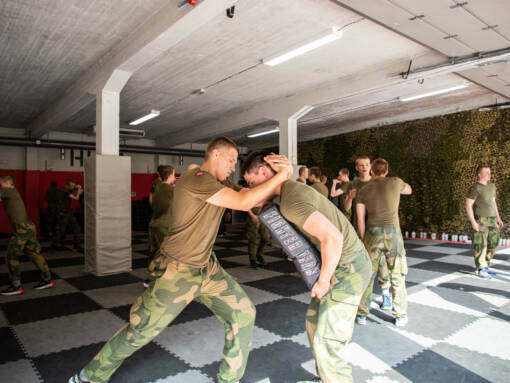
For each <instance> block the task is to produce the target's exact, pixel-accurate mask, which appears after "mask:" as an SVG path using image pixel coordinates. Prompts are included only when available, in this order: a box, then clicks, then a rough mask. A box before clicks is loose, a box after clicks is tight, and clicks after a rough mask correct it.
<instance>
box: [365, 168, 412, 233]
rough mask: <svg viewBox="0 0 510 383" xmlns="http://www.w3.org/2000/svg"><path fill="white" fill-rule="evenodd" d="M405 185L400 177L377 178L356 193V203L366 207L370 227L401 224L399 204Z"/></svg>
mask: <svg viewBox="0 0 510 383" xmlns="http://www.w3.org/2000/svg"><path fill="white" fill-rule="evenodd" d="M404 187H405V183H404V181H402V180H401V179H400V178H398V177H384V178H376V179H373V180H372V182H369V183H368V184H367V185H365V186H364V187H363V188H362V189H361V190H360V191H359V192H358V193H357V194H356V203H362V204H363V205H365V207H366V214H367V216H368V222H367V226H368V227H381V226H393V225H399V219H398V205H399V203H400V192H401V191H402V190H403V189H404Z"/></svg>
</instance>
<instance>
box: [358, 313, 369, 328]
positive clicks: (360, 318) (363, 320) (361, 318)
mask: <svg viewBox="0 0 510 383" xmlns="http://www.w3.org/2000/svg"><path fill="white" fill-rule="evenodd" d="M356 323H357V324H359V325H360V326H365V325H366V324H367V317H366V315H357V316H356Z"/></svg>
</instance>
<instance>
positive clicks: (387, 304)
mask: <svg viewBox="0 0 510 383" xmlns="http://www.w3.org/2000/svg"><path fill="white" fill-rule="evenodd" d="M381 309H382V310H391V309H392V304H391V297H390V296H389V295H386V294H383V296H382V303H381Z"/></svg>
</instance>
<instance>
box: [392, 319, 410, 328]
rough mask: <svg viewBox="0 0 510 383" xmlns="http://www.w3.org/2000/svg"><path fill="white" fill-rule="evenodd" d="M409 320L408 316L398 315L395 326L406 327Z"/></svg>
mask: <svg viewBox="0 0 510 383" xmlns="http://www.w3.org/2000/svg"><path fill="white" fill-rule="evenodd" d="M408 322H409V319H407V317H398V318H395V326H397V327H404V326H406V325H407V323H408Z"/></svg>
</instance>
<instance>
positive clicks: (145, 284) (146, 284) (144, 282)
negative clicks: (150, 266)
mask: <svg viewBox="0 0 510 383" xmlns="http://www.w3.org/2000/svg"><path fill="white" fill-rule="evenodd" d="M143 287H145V288H146V289H147V288H149V280H148V279H146V280H145V281H143Z"/></svg>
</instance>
